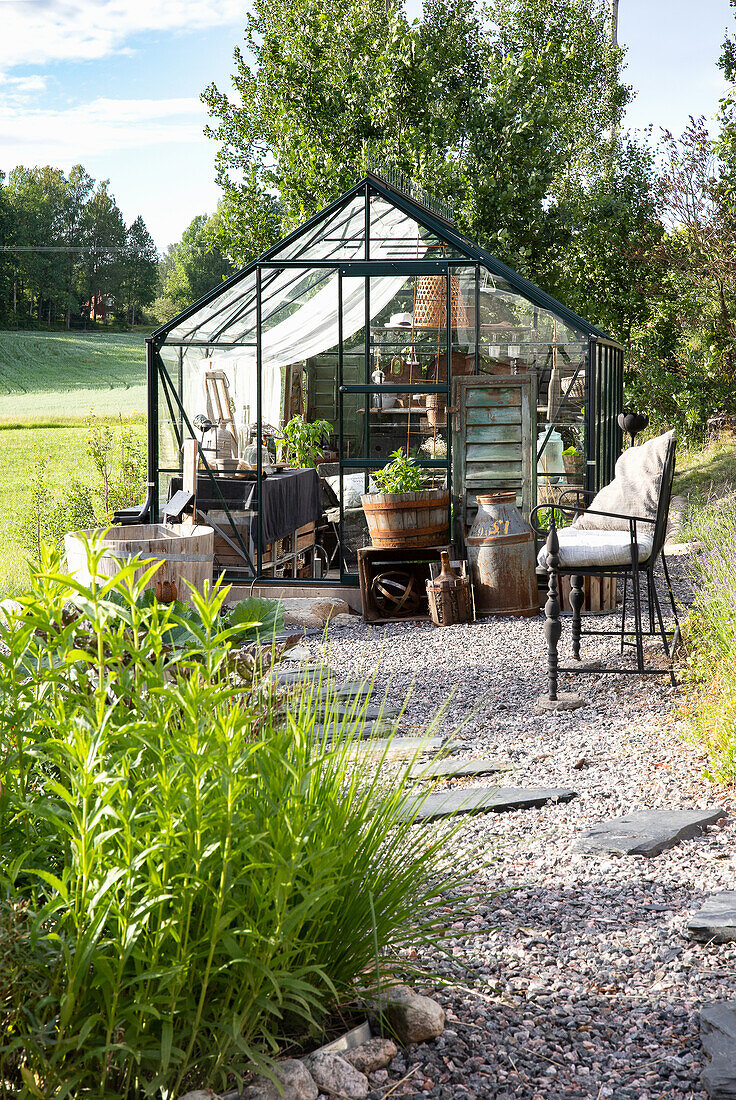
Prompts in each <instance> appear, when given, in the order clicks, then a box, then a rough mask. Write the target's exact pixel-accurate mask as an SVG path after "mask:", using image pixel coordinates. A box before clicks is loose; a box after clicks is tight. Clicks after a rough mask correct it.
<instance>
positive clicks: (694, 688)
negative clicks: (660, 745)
mask: <svg viewBox="0 0 736 1100" xmlns="http://www.w3.org/2000/svg"><path fill="white" fill-rule="evenodd" d="M688 534H689V535H690V537H691V538H692V539H694V540H695V542H696V543H697V545H698V549H697V553H696V555H695V557H694V558H693V561H692V565H691V574H692V577H691V580H692V584H693V592H694V598H693V605H692V610H691V612H690V615H689V616H688V619H687V621H686V622H685V627H684V632H685V637H686V641H687V648H688V663H687V675H686V679H687V684H688V687H689V698H688V703H687V708H686V713H687V717H688V721H689V726H690V731H691V733H692V734H693V735H694V736H695V737H696V738H697V740H699V741H700V742H701V743H702V744H703V745H704V747H705V749H706V751H707V753H708V758H709V774H710V775H711V776H712V777H713V778H716V779H718V780H721V781H723V782H727V783H733V782H734V781H736V497H734V496H733V495H729V496H727V497H725V498H724V499H722V500H719V501H715V502H712V503H706V504H704V505H703V506H701V507H699V508H697V509H696V510H695V511H694V512H693V513H692V515H691V516H690V518H689V521H688Z"/></svg>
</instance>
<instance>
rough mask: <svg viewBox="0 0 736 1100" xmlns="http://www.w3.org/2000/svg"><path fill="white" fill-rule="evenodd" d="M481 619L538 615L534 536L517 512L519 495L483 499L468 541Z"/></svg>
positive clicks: (479, 504)
mask: <svg viewBox="0 0 736 1100" xmlns="http://www.w3.org/2000/svg"><path fill="white" fill-rule="evenodd" d="M466 542H467V547H468V557H469V559H470V568H471V572H472V576H473V585H474V586H475V606H476V611H477V613H478V614H479V615H524V616H531V615H538V614H539V597H538V594H537V572H536V569H537V561H536V555H535V553H534V535H533V533H532V529H531V527H530V526H529V524H528V523H526V521H525V520H524V518H523V516H522V514H521V512H520V511H519V509H518V508H517V506H516V493H514V492H499V493H488V494H484V495H479V496H478V514H477V515H476V517H475V523H474V524H473V526H472V529H471V531H470V534H469V535H468V538H467V540H466Z"/></svg>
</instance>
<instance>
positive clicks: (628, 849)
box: [576, 807, 725, 856]
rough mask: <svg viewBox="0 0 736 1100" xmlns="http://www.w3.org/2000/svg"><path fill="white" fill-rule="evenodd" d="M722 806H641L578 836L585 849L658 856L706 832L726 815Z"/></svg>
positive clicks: (617, 853) (578, 845)
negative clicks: (696, 808)
mask: <svg viewBox="0 0 736 1100" xmlns="http://www.w3.org/2000/svg"><path fill="white" fill-rule="evenodd" d="M724 814H725V811H724V810H723V809H721V808H720V807H713V808H712V809H710V810H639V811H637V812H636V813H633V814H626V816H625V817H617V818H614V819H613V820H611V821H600V822H599V823H598V824H597V825H594V826H593V828H592V829H589V830H588V832H587V833H584V834H583V836H582V837H581V838H580V839H579V840H578V842H577V845H576V847H577V848H578V849H580V850H582V851H585V852H612V853H613V854H614V855H629V856H657V855H659V853H660V852H664V851H666V849H667V848H673V847H674V846H675V844H679V842H680V841H681V840H689V839H690V837H693V836H697V835H698V834H699V833H702V832H703V831H704V830H705V828H706V826H708V825H713V824H714V822H716V821H718V820H719V818H721V817H723V816H724Z"/></svg>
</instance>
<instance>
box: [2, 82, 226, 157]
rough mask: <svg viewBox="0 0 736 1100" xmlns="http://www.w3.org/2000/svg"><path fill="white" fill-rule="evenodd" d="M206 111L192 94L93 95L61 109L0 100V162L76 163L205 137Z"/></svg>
mask: <svg viewBox="0 0 736 1100" xmlns="http://www.w3.org/2000/svg"><path fill="white" fill-rule="evenodd" d="M206 117H207V112H206V109H205V107H204V105H203V104H202V103H200V101H199V100H198V99H196V98H194V97H187V98H181V99H95V100H93V101H92V102H90V103H82V104H78V105H77V106H75V107H69V108H67V109H65V110H60V111H54V110H39V109H36V110H29V109H28V107H27V106H25V107H21V106H19V105H13V104H12V103H9V102H2V101H0V164H26V165H34V164H58V165H59V166H63V165H68V164H71V163H74V164H77V163H79V162H80V161H81V162H84V161H85V159H88V158H90V157H94V156H99V155H100V154H105V153H113V152H114V153H119V152H121V151H123V150H126V149H128V150H130V149H141V148H145V147H150V146H160V145H163V144H171V143H172V142H173V143H187V144H192V143H194V144H199V143H204V142H206V140H207V139H205V138H204V137H203V135H202V128H203V126H204V123H205V120H206Z"/></svg>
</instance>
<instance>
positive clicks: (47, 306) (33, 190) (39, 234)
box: [0, 164, 158, 328]
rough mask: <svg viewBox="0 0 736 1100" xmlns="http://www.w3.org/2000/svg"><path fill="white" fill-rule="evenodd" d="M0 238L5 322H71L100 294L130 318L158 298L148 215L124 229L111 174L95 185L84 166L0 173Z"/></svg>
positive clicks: (85, 314)
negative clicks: (111, 188) (148, 228)
mask: <svg viewBox="0 0 736 1100" xmlns="http://www.w3.org/2000/svg"><path fill="white" fill-rule="evenodd" d="M0 241H2V244H3V245H4V246H5V249H4V251H3V252H2V253H1V254H0V323H2V324H5V325H11V324H16V325H32V324H41V323H43V324H55V323H58V322H62V323H63V324H65V325H66V327H67V328H70V327H71V326H72V321H74V322H75V323H77V324H78V323H80V322H81V320H82V319H83V318H84V320H85V321H88V320H89V314H90V303H91V302H92V301H93V300H94V301H96V302H99V301H100V300H101V299H106V300H107V301H109V302H110V303H111V309H112V313H113V315H114V316H115V317H116V318H117V319H118V320H128V321H129V322H130V323H131V324H133V323H134V322H135V318H136V314H138V315H139V314H140V311H141V309H142V308H144V307H146V306H148V305H150V303H151V302H152V301H153V298H154V296H155V290H156V277H157V270H158V255H157V253H156V248H155V245H154V243H153V240H152V239H151V236H150V234H149V233H148V230H147V229H146V226H145V223H144V221H143V219H142V218H141V217H138V218H136V219H135V220H134V221H133V222H132V224H131V225H130V226H127V227H126V224H125V219H124V218H123V215H122V213H121V211H120V209H119V208H118V205H117V203H116V201H115V198H114V196H113V195H112V193H111V191H110V184H109V180H104V181H102V182H100V183H99V184H97V185H95V181H94V180H93V179H92V177H91V176H90V175H89V173H88V172H86V171H85V169H84V168H83V167H82V165H79V164H78V165H75V166H74V167H73V168H71V169H70V171H69V173H68V174H65V173H64V172H63V171H61V169H58V168H52V167H50V166H48V165H47V166H45V167H36V168H26V167H24V166H23V165H19V166H17V167H15V168H13V169H12V170H11V171H10V172H9V174H8V176H7V178H6V177H5V176H4V175H3V174H2V173H0ZM13 249H17V251H14V250H13Z"/></svg>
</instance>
